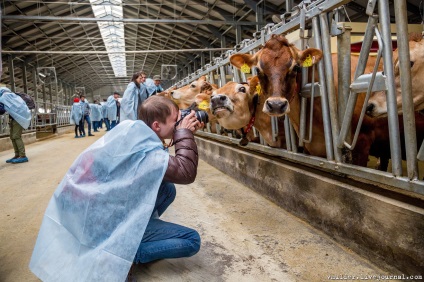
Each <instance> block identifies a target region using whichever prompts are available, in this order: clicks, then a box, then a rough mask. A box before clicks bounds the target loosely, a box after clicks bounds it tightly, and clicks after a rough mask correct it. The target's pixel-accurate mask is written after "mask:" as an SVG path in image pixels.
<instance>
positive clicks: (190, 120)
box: [176, 110, 205, 133]
mask: <svg viewBox="0 0 424 282" xmlns="http://www.w3.org/2000/svg"><path fill="white" fill-rule="evenodd" d="M204 125H205V124H204V123H203V122H202V123H200V122H199V121H198V120H197V118H196V115H195V112H194V111H193V110H192V111H191V112H190V114H188V115H187V116H186V117H185V118H184V119H183V120H182V121H181V122H180V123H179V124H178V125H177V127H176V129H177V130H178V129H180V128H187V129H190V130H191V132H193V133H194V132H196V130H198V129H200V128H203V126H204Z"/></svg>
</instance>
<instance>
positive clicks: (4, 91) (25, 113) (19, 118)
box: [0, 87, 31, 129]
mask: <svg viewBox="0 0 424 282" xmlns="http://www.w3.org/2000/svg"><path fill="white" fill-rule="evenodd" d="M0 103H3V104H4V109H5V110H6V111H7V112H8V113H9V115H11V116H12V118H13V119H14V120H16V122H17V123H19V124H20V125H21V126H22V127H23V128H24V129H27V128H28V127H29V125H30V124H31V111H30V110H29V109H28V106H27V104H26V103H25V101H24V100H22V98H21V97H19V96H18V95H16V94H15V93H13V92H12V91H10V89H9V88H6V87H0Z"/></svg>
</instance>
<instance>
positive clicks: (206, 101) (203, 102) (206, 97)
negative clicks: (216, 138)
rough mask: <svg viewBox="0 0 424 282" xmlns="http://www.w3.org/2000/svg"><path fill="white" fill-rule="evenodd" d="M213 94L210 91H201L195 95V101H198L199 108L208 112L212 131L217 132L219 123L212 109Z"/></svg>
mask: <svg viewBox="0 0 424 282" xmlns="http://www.w3.org/2000/svg"><path fill="white" fill-rule="evenodd" d="M210 101H211V95H210V94H208V93H199V94H197V95H196V96H195V97H194V103H196V105H197V108H198V109H199V110H202V111H205V112H206V113H207V114H208V119H209V125H210V131H211V132H212V133H216V132H217V130H216V125H217V124H218V121H217V118H216V116H215V115H214V114H213V113H212V111H211V109H210Z"/></svg>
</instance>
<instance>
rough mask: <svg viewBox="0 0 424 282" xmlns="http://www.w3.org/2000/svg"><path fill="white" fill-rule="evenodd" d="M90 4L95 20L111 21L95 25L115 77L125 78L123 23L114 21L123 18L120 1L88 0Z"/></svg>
mask: <svg viewBox="0 0 424 282" xmlns="http://www.w3.org/2000/svg"><path fill="white" fill-rule="evenodd" d="M90 3H91V8H92V9H93V13H94V16H95V17H96V18H106V19H110V20H111V21H110V22H98V23H97V25H98V26H99V29H100V34H101V35H102V38H103V42H104V44H105V47H106V51H107V52H108V56H109V60H110V63H111V65H112V68H113V72H114V74H115V77H126V76H127V64H126V58H125V36H124V23H123V22H115V21H114V20H119V19H122V18H123V17H124V16H123V15H124V13H123V9H122V0H109V1H108V0H90Z"/></svg>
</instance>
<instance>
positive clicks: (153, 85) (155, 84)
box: [146, 75, 164, 97]
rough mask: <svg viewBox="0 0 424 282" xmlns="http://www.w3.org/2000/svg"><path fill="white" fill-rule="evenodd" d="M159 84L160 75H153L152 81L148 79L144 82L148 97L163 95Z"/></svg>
mask: <svg viewBox="0 0 424 282" xmlns="http://www.w3.org/2000/svg"><path fill="white" fill-rule="evenodd" d="M160 83H161V78H160V75H154V76H153V79H148V80H147V81H146V86H147V91H148V94H149V97H150V96H152V95H156V94H163V92H164V90H163V87H162V85H160Z"/></svg>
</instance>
